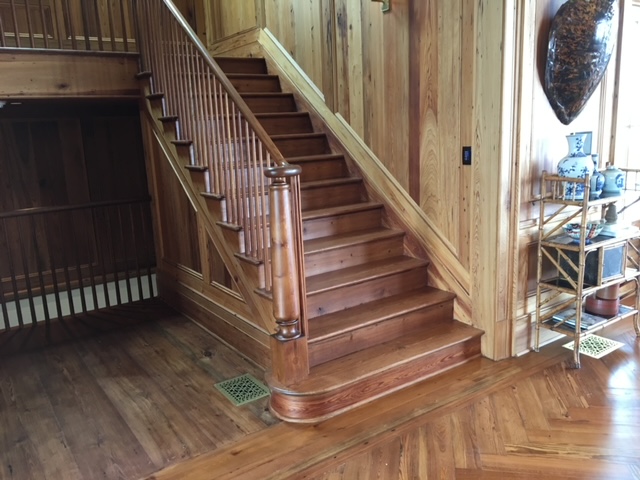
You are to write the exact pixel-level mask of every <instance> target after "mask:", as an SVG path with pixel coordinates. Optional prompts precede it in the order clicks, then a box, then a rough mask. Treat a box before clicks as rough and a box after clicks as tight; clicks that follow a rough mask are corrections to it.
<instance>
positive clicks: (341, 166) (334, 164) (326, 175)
mask: <svg viewBox="0 0 640 480" xmlns="http://www.w3.org/2000/svg"><path fill="white" fill-rule="evenodd" d="M290 163H293V164H297V165H300V166H301V167H302V173H301V174H300V180H301V181H302V182H313V181H314V180H328V179H330V178H344V177H347V176H349V170H348V169H347V164H346V162H345V161H344V159H343V158H337V159H330V160H317V161H309V162H290Z"/></svg>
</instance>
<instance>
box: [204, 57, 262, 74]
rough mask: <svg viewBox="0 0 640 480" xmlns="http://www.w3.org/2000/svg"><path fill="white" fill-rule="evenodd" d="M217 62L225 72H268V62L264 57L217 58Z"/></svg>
mask: <svg viewBox="0 0 640 480" xmlns="http://www.w3.org/2000/svg"><path fill="white" fill-rule="evenodd" d="M216 62H218V65H219V66H220V68H221V69H222V71H224V72H225V73H248V74H255V75H260V74H266V73H267V64H266V63H265V61H264V59H262V58H216Z"/></svg>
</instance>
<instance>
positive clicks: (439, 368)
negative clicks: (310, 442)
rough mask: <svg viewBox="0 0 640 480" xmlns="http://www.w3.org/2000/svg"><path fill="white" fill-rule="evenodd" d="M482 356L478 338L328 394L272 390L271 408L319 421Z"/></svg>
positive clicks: (295, 418)
mask: <svg viewBox="0 0 640 480" xmlns="http://www.w3.org/2000/svg"><path fill="white" fill-rule="evenodd" d="M479 355H480V339H479V337H474V338H471V339H469V340H467V341H465V342H462V343H459V344H455V345H452V346H449V347H446V348H443V349H440V350H438V351H436V352H428V353H425V355H423V356H421V357H418V358H415V359H412V360H411V361H408V362H405V363H403V364H401V365H397V366H395V367H394V368H390V369H389V370H387V371H385V372H381V373H380V374H379V375H375V376H372V377H367V378H363V379H362V380H361V381H357V382H353V383H352V384H350V385H348V386H346V387H343V388H342V389H340V390H339V391H336V390H332V391H330V392H327V393H325V394H315V395H313V396H305V395H286V394H285V393H283V392H280V391H278V390H277V389H273V390H272V392H271V399H270V405H269V406H270V408H271V411H272V412H273V413H274V414H275V415H276V416H277V417H279V418H281V419H283V420H287V421H290V422H313V423H316V422H319V421H322V420H326V419H327V418H331V417H333V416H335V415H337V414H339V413H341V412H343V411H347V410H351V409H353V408H355V407H356V406H358V405H361V404H363V403H366V402H370V401H371V400H374V399H375V398H379V397H382V396H385V395H388V394H390V393H392V392H394V391H397V390H400V389H402V388H405V387H408V386H410V385H413V384H415V383H417V382H420V381H422V380H425V379H427V378H429V377H431V376H433V375H435V374H439V373H442V372H444V371H446V370H449V369H451V368H453V367H456V366H458V365H462V364H463V363H465V362H467V361H469V360H471V359H473V358H476V357H478V356H479Z"/></svg>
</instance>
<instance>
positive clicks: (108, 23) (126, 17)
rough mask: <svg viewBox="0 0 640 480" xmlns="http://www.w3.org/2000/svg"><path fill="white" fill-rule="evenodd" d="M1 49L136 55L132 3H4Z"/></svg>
mask: <svg viewBox="0 0 640 480" xmlns="http://www.w3.org/2000/svg"><path fill="white" fill-rule="evenodd" d="M0 47H4V48H30V49H35V48H37V49H62V50H84V51H98V52H130V51H136V45H135V40H134V24H133V16H132V14H131V6H130V3H129V0H90V1H86V0H0Z"/></svg>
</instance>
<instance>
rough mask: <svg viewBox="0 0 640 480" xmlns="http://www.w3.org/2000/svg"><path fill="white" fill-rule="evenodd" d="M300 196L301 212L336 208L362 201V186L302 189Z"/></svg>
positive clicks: (351, 184) (350, 184) (349, 184)
mask: <svg viewBox="0 0 640 480" xmlns="http://www.w3.org/2000/svg"><path fill="white" fill-rule="evenodd" d="M300 194H301V197H302V210H315V209H319V208H328V207H337V206H338V205H344V204H349V203H358V202H361V201H362V200H363V192H362V185H361V184H353V183H348V184H345V185H334V186H329V187H322V188H309V189H303V190H301V192H300Z"/></svg>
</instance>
